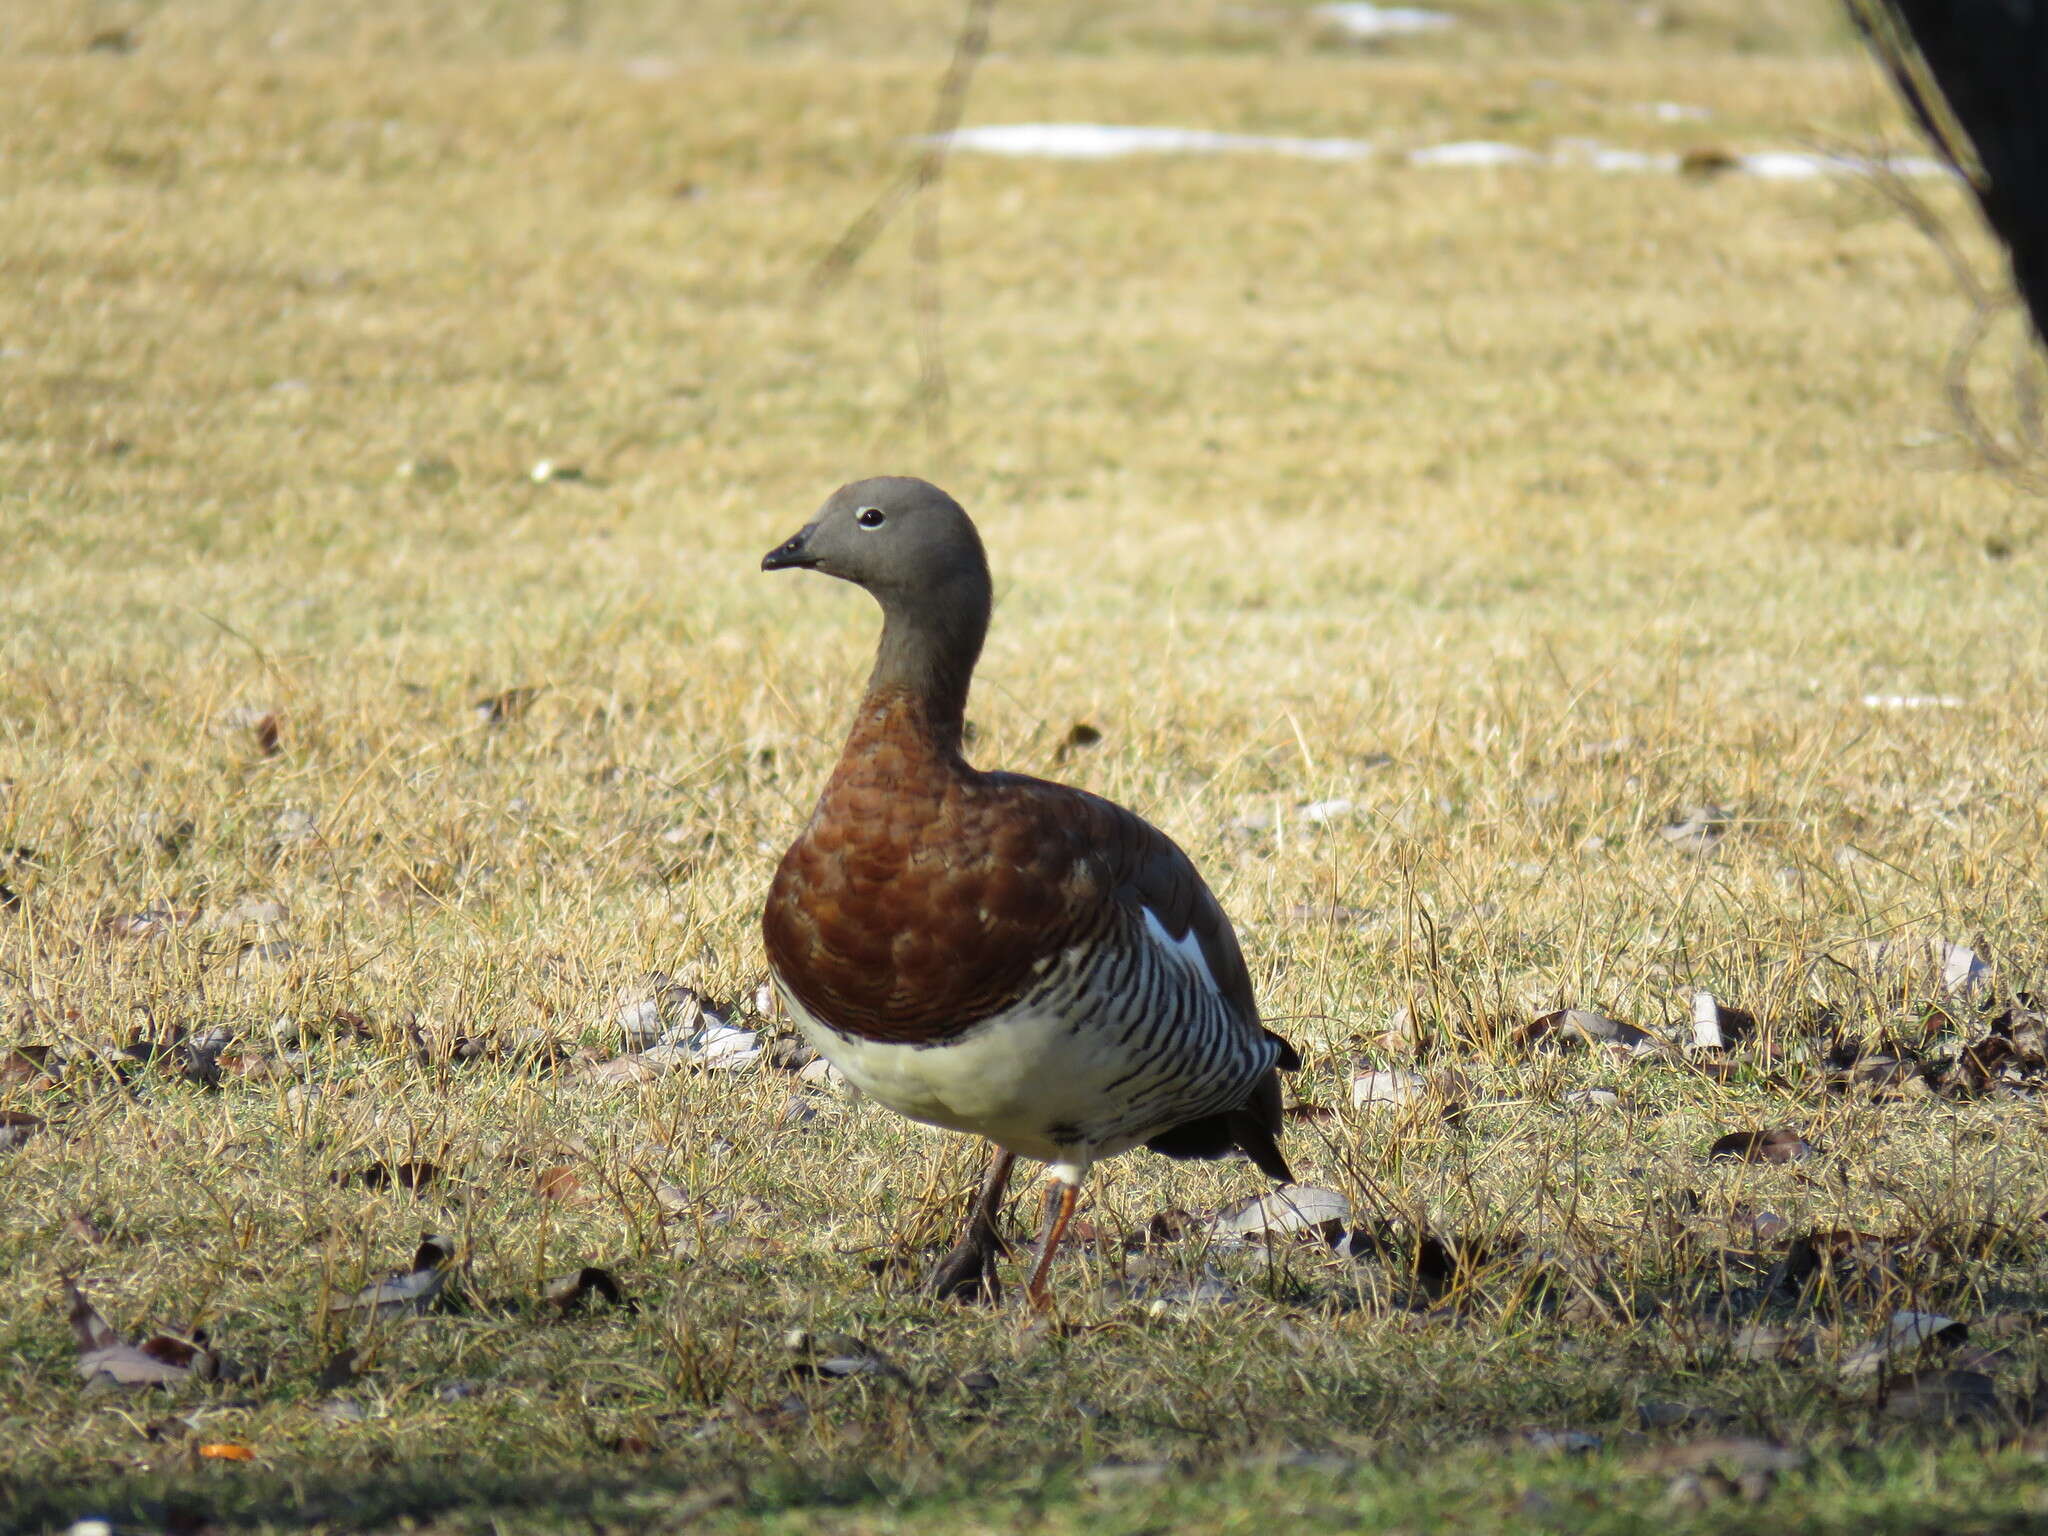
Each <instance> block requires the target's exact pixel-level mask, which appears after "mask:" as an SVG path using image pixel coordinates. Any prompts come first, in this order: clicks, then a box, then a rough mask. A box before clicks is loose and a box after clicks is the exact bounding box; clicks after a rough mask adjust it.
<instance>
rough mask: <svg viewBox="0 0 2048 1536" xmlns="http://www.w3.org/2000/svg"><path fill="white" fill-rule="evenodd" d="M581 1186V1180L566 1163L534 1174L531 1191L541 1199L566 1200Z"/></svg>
mask: <svg viewBox="0 0 2048 1536" xmlns="http://www.w3.org/2000/svg"><path fill="white" fill-rule="evenodd" d="M582 1188H583V1180H582V1179H581V1178H580V1177H579V1176H578V1175H577V1172H576V1170H575V1169H574V1168H571V1167H570V1166H569V1165H568V1164H567V1163H564V1164H562V1165H561V1166H560V1167H556V1168H549V1169H547V1170H545V1171H543V1172H541V1173H538V1174H535V1175H534V1179H533V1192H534V1193H535V1194H537V1195H539V1196H540V1197H541V1199H543V1200H568V1199H570V1198H572V1197H573V1196H575V1195H576V1194H577V1193H578V1192H579V1191H580V1190H581V1189H582Z"/></svg>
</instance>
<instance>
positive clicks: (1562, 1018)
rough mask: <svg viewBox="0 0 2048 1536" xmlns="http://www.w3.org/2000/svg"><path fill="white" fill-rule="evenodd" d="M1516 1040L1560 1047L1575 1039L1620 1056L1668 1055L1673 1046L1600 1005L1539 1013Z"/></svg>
mask: <svg viewBox="0 0 2048 1536" xmlns="http://www.w3.org/2000/svg"><path fill="white" fill-rule="evenodd" d="M1516 1033H1517V1040H1516V1043H1517V1044H1519V1045H1522V1046H1524V1047H1528V1046H1548V1047H1553V1048H1554V1047H1556V1046H1558V1045H1562V1044H1565V1043H1568V1042H1570V1041H1573V1040H1582V1041H1584V1042H1585V1043H1586V1044H1588V1045H1595V1046H1604V1047H1606V1048H1607V1049H1609V1050H1611V1051H1614V1052H1615V1053H1616V1054H1617V1055H1626V1056H1653V1055H1664V1054H1667V1053H1668V1052H1669V1051H1670V1050H1671V1046H1670V1045H1669V1044H1668V1043H1667V1042H1666V1041H1664V1040H1663V1039H1661V1038H1659V1037H1658V1036H1656V1035H1653V1034H1651V1033H1650V1032H1649V1031H1648V1030H1646V1029H1638V1028H1636V1026H1635V1025H1633V1024H1625V1023H1623V1022H1622V1021H1621V1020H1620V1019H1617V1018H1613V1017H1611V1016H1609V1015H1607V1014H1604V1013H1602V1012H1600V1010H1599V1009H1597V1008H1556V1009H1553V1010H1551V1011H1550V1012H1549V1013H1541V1014H1538V1015H1537V1016H1536V1017H1535V1018H1533V1019H1531V1020H1530V1021H1529V1022H1528V1023H1527V1024H1525V1025H1524V1026H1523V1027H1522V1028H1521V1029H1520V1030H1518V1031H1517V1032H1516Z"/></svg>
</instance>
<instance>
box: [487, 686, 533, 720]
mask: <svg viewBox="0 0 2048 1536" xmlns="http://www.w3.org/2000/svg"><path fill="white" fill-rule="evenodd" d="M540 695H541V689H540V688H538V687H523V688H507V689H505V690H504V691H503V692H502V693H491V694H486V695H485V696H484V697H483V698H480V699H478V700H477V701H476V703H475V705H474V706H473V708H474V709H475V710H476V713H477V718H478V719H480V720H482V721H483V723H484V724H485V725H492V726H499V725H509V724H510V723H511V722H512V721H514V720H517V719H518V718H519V717H520V716H521V715H523V714H525V713H526V712H527V710H528V709H530V708H532V706H533V701H534V700H535V699H537V698H539V697H540Z"/></svg>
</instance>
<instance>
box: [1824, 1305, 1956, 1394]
mask: <svg viewBox="0 0 2048 1536" xmlns="http://www.w3.org/2000/svg"><path fill="white" fill-rule="evenodd" d="M1969 1336H1970V1330H1969V1328H1968V1327H1967V1326H1965V1325H1964V1324H1962V1323H1959V1322H1957V1321H1956V1320H1955V1319H1954V1318H1952V1317H1943V1316H1942V1315H1941V1314H1940V1313H1938V1312H1894V1313H1893V1314H1892V1315H1891V1318H1890V1320H1889V1321H1888V1322H1886V1324H1885V1326H1884V1331H1883V1332H1882V1333H1880V1334H1879V1335H1878V1336H1877V1337H1876V1338H1874V1339H1872V1340H1871V1341H1870V1342H1869V1343H1867V1344H1863V1345H1860V1346H1858V1347H1857V1348H1855V1349H1853V1350H1851V1351H1850V1352H1849V1353H1848V1354H1846V1355H1844V1356H1843V1357H1842V1366H1841V1369H1842V1374H1843V1375H1844V1376H1845V1377H1848V1378H1850V1379H1851V1380H1853V1379H1854V1378H1856V1377H1858V1376H1869V1375H1872V1374H1874V1373H1875V1372H1877V1371H1879V1370H1881V1369H1883V1368H1884V1367H1885V1366H1887V1365H1889V1364H1891V1363H1892V1362H1893V1361H1894V1360H1895V1359H1896V1358H1897V1357H1898V1356H1900V1355H1905V1354H1910V1353H1912V1352H1914V1351H1915V1350H1918V1349H1920V1348H1922V1347H1923V1346H1927V1345H1936V1346H1939V1347H1942V1348H1954V1347H1955V1346H1956V1345H1958V1344H1961V1343H1963V1342H1964V1341H1965V1340H1966V1339H1968V1338H1969Z"/></svg>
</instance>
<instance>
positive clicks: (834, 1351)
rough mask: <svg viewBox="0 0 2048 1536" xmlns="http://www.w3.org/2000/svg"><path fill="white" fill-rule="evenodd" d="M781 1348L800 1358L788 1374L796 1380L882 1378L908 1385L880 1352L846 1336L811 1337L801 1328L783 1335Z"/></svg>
mask: <svg viewBox="0 0 2048 1536" xmlns="http://www.w3.org/2000/svg"><path fill="white" fill-rule="evenodd" d="M782 1342H783V1345H784V1347H786V1348H787V1349H788V1350H789V1351H790V1353H792V1354H794V1355H798V1356H800V1357H802V1358H801V1359H800V1360H799V1361H798V1363H797V1364H796V1365H794V1366H792V1367H790V1370H791V1372H792V1373H793V1374H795V1375H798V1376H818V1377H823V1378H826V1379H827V1380H835V1381H837V1380H844V1379H846V1378H848V1377H852V1376H871V1377H882V1378H886V1379H888V1380H891V1381H896V1382H900V1383H901V1384H903V1385H904V1386H909V1385H910V1384H911V1381H910V1377H909V1376H908V1374H906V1373H905V1371H904V1370H903V1368H902V1367H901V1366H899V1365H898V1364H897V1363H896V1362H895V1361H894V1360H891V1359H890V1358H889V1357H888V1356H887V1355H886V1354H884V1353H883V1352H882V1351H881V1350H879V1349H877V1348H876V1347H875V1346H874V1345H872V1344H869V1343H868V1342H867V1341H866V1340H864V1339H860V1338H856V1337H855V1336H854V1335H853V1334H850V1333H837V1332H827V1333H812V1332H811V1331H810V1330H808V1329H805V1328H792V1329H791V1330H790V1331H789V1332H788V1333H786V1334H784V1335H783V1340H782Z"/></svg>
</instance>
